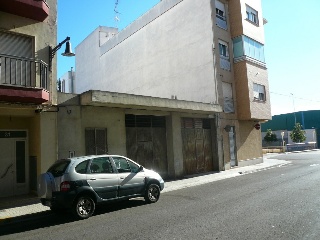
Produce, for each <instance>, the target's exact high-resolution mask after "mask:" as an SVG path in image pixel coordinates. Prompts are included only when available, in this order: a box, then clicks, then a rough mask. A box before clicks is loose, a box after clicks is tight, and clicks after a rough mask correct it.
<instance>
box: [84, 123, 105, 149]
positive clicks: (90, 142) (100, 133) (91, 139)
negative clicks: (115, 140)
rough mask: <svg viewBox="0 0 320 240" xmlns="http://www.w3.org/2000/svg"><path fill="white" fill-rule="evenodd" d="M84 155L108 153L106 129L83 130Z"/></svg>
mask: <svg viewBox="0 0 320 240" xmlns="http://www.w3.org/2000/svg"><path fill="white" fill-rule="evenodd" d="M85 145H86V155H102V154H106V153H108V145H107V129H105V128H86V129H85Z"/></svg>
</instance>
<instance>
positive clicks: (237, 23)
mask: <svg viewBox="0 0 320 240" xmlns="http://www.w3.org/2000/svg"><path fill="white" fill-rule="evenodd" d="M246 4H247V5H248V6H250V7H252V8H253V9H255V10H256V11H257V12H258V18H259V26H257V25H254V24H252V23H251V22H249V21H248V20H246V18H247V14H246ZM229 11H230V26H231V36H232V38H234V37H237V36H240V35H246V36H248V37H250V38H252V39H255V40H256V41H258V42H260V43H261V44H264V42H265V41H264V29H263V15H262V6H261V1H256V0H239V1H229Z"/></svg>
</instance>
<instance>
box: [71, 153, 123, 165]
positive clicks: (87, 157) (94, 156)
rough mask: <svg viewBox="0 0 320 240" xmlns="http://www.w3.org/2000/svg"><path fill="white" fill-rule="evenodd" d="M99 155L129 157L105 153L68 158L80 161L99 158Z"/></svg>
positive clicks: (76, 161)
mask: <svg viewBox="0 0 320 240" xmlns="http://www.w3.org/2000/svg"><path fill="white" fill-rule="evenodd" d="M98 157H123V158H127V157H124V156H121V155H113V154H112V155H110V154H104V155H87V156H79V157H72V158H67V160H71V161H72V162H75V163H78V162H82V161H83V160H87V159H92V158H98ZM127 159H128V158H127Z"/></svg>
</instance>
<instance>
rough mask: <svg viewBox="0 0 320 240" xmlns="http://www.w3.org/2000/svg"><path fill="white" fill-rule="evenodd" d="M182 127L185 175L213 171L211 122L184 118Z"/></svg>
mask: <svg viewBox="0 0 320 240" xmlns="http://www.w3.org/2000/svg"><path fill="white" fill-rule="evenodd" d="M181 127H182V129H181V131H182V141H183V161H184V166H185V174H186V175H190V174H195V173H203V172H209V171H212V170H213V155H212V139H211V127H210V120H209V119H193V118H183V119H182V123H181Z"/></svg>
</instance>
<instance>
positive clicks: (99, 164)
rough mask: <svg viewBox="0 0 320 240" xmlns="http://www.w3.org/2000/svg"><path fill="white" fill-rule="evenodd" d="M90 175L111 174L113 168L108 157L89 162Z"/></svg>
mask: <svg viewBox="0 0 320 240" xmlns="http://www.w3.org/2000/svg"><path fill="white" fill-rule="evenodd" d="M90 173H113V168H112V165H111V162H110V159H109V158H108V157H98V158H94V159H92V161H91V165H90Z"/></svg>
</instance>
